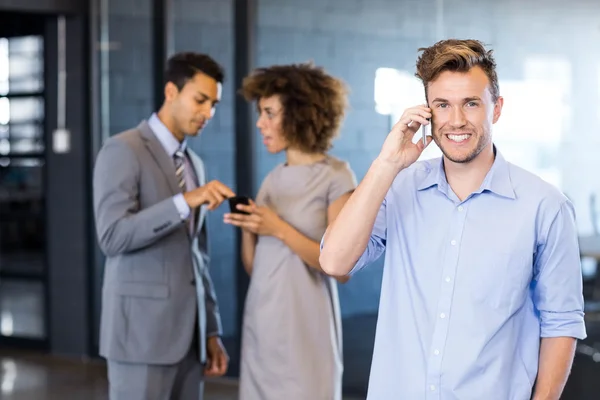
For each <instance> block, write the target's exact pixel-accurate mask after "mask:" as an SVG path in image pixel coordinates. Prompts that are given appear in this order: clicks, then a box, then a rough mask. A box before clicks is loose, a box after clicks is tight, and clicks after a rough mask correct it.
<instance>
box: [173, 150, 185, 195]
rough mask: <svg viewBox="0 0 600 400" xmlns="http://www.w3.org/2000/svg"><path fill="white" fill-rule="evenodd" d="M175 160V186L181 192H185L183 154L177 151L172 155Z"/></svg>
mask: <svg viewBox="0 0 600 400" xmlns="http://www.w3.org/2000/svg"><path fill="white" fill-rule="evenodd" d="M173 157H174V158H175V174H176V175H177V184H178V185H179V189H180V190H181V191H182V192H185V191H186V187H185V153H184V152H183V151H181V150H177V151H176V152H175V154H174V155H173Z"/></svg>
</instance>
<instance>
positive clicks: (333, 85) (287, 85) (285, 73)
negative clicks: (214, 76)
mask: <svg viewBox="0 0 600 400" xmlns="http://www.w3.org/2000/svg"><path fill="white" fill-rule="evenodd" d="M240 93H241V94H242V95H243V96H244V98H245V99H246V100H248V101H258V100H260V99H261V98H269V97H271V96H274V95H278V96H279V99H280V101H281V105H282V106H283V121H282V133H283V135H284V138H285V139H286V141H287V142H288V144H289V145H290V146H292V147H296V148H298V149H299V150H301V151H304V152H307V153H324V152H326V151H327V150H329V149H330V148H331V146H332V142H333V139H334V138H335V137H336V136H337V134H338V132H339V129H340V126H341V123H342V120H343V118H344V114H345V111H346V107H347V93H348V89H347V87H346V85H345V83H344V82H343V81H342V80H340V79H338V78H335V77H333V76H331V75H329V74H328V73H326V72H325V70H324V69H323V68H322V67H318V66H315V65H314V64H313V63H312V62H309V63H302V64H290V65H274V66H271V67H264V68H257V69H255V70H254V71H253V72H252V73H251V74H250V75H249V76H247V77H246V78H244V81H243V82H242V88H241V89H240Z"/></svg>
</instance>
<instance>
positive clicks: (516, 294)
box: [350, 152, 586, 400]
mask: <svg viewBox="0 0 600 400" xmlns="http://www.w3.org/2000/svg"><path fill="white" fill-rule="evenodd" d="M357 218H359V216H357ZM384 250H385V267H384V273H383V281H382V288H381V299H380V306H379V317H378V322H377V333H376V338H375V349H374V354H373V361H372V367H371V376H370V382H369V390H368V399H369V400H398V399H407V400H409V399H410V400H412V399H431V400H433V399H436V400H442V399H443V400H451V399H452V400H454V399H461V400H464V399H477V400H483V399H485V400H495V399H497V400H526V399H529V398H530V395H531V392H532V386H533V384H534V382H535V379H536V375H537V370H538V354H539V347H540V339H541V338H546V337H558V336H569V337H574V338H578V339H584V338H585V337H586V331H585V325H584V320H583V295H582V276H581V267H580V258H579V246H578V240H577V231H576V226H575V217H574V210H573V207H572V205H571V203H570V202H569V201H568V199H567V198H566V197H565V196H564V195H563V194H562V193H560V192H559V191H558V190H557V189H555V188H554V187H553V186H551V185H549V184H548V183H546V182H544V181H543V180H542V179H540V178H538V177H537V176H535V175H533V174H531V173H529V172H527V171H525V170H523V169H521V168H519V167H517V166H515V165H512V164H510V163H508V162H507V161H505V160H504V158H503V157H502V155H501V154H500V153H499V152H497V154H496V158H495V161H494V164H493V166H492V168H491V170H490V171H489V173H488V174H487V176H486V178H485V180H484V181H483V184H482V185H481V188H480V189H479V190H477V191H476V192H475V193H473V194H471V195H470V196H469V197H468V198H467V199H465V200H464V201H462V202H461V201H460V200H459V199H458V197H457V196H456V195H455V194H454V192H453V191H452V189H451V188H450V186H449V185H448V182H447V180H446V176H445V172H444V169H443V162H442V160H441V159H434V160H427V161H421V162H418V163H415V164H413V165H412V166H411V167H410V168H408V169H406V170H404V171H402V172H401V173H400V174H398V176H397V177H396V179H395V181H394V183H393V185H392V186H391V188H390V190H389V191H388V193H387V196H386V197H385V200H384V202H383V204H382V205H381V208H380V210H379V214H378V215H377V220H376V222H375V226H374V228H373V232H372V234H371V239H370V242H369V245H368V248H367V249H366V251H365V252H364V254H363V255H362V257H361V258H360V259H359V261H358V262H357V264H356V265H355V266H354V268H353V270H352V271H351V272H350V274H353V273H356V271H358V270H360V269H361V268H363V267H365V266H366V265H367V264H369V263H370V262H372V261H374V260H375V259H376V258H378V257H379V256H380V255H381V254H382V253H383V252H384Z"/></svg>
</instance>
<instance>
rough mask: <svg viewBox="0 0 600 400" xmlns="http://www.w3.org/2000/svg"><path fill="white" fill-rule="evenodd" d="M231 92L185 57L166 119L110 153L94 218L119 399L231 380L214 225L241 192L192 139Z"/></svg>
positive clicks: (98, 182)
mask: <svg viewBox="0 0 600 400" xmlns="http://www.w3.org/2000/svg"><path fill="white" fill-rule="evenodd" d="M222 82H223V71H222V68H221V67H220V66H219V65H218V64H217V63H216V62H215V61H214V60H213V59H211V58H210V57H209V56H207V55H203V54H197V53H180V54H176V55H174V56H173V57H171V58H170V59H169V61H168V63H167V69H166V83H165V91H164V93H165V101H164V103H163V105H162V107H161V108H160V110H159V111H158V113H155V114H152V116H151V117H150V119H149V120H148V121H144V122H142V123H141V124H140V125H138V126H137V127H136V128H134V129H131V130H128V131H125V132H122V133H119V134H117V135H115V136H113V137H111V138H109V139H108V140H107V141H106V143H105V144H104V146H103V147H102V149H101V150H100V152H99V154H98V157H97V160H96V166H95V169H94V211H95V217H96V228H97V233H98V239H99V243H100V246H101V248H102V251H103V252H104V253H105V254H106V265H105V271H104V283H103V289H102V315H101V329H100V354H101V355H102V356H103V357H105V358H106V359H107V361H108V379H109V386H110V389H109V391H110V398H111V400H125V399H127V400H136V399H139V400H142V399H143V400H154V399H156V400H169V399H201V398H202V392H203V386H202V378H203V376H204V375H207V376H221V375H223V374H224V373H225V372H226V370H227V364H228V362H229V359H228V355H227V352H226V351H225V348H224V347H223V344H222V343H221V340H220V335H221V321H220V316H219V309H218V306H217V298H216V295H215V292H214V289H213V285H212V281H211V278H210V275H209V270H208V262H209V258H208V251H207V247H208V245H207V235H206V223H205V219H206V212H207V210H213V209H215V208H216V207H218V206H219V205H220V204H221V203H222V202H223V201H224V200H225V199H226V198H228V197H230V196H233V195H234V193H233V192H232V191H231V190H230V189H229V188H228V187H227V186H225V185H224V184H222V183H221V182H218V181H212V182H208V183H206V182H205V175H204V165H203V163H202V160H201V159H200V157H198V156H197V155H196V154H195V153H194V152H193V151H192V150H191V149H190V148H188V147H187V141H186V137H187V136H196V135H198V134H199V132H200V131H201V130H202V128H203V127H204V126H205V124H206V123H207V122H208V121H209V120H210V119H211V117H212V116H213V115H214V111H215V106H216V104H217V103H218V102H219V100H220V98H221V91H222Z"/></svg>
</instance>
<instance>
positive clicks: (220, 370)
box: [204, 336, 229, 377]
mask: <svg viewBox="0 0 600 400" xmlns="http://www.w3.org/2000/svg"><path fill="white" fill-rule="evenodd" d="M206 353H207V360H206V367H205V368H204V375H205V376H211V377H218V376H223V375H225V372H227V366H228V364H229V356H228V355H227V351H226V350H225V346H223V343H222V342H221V338H220V337H218V336H212V337H209V338H208V339H207V340H206Z"/></svg>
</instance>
